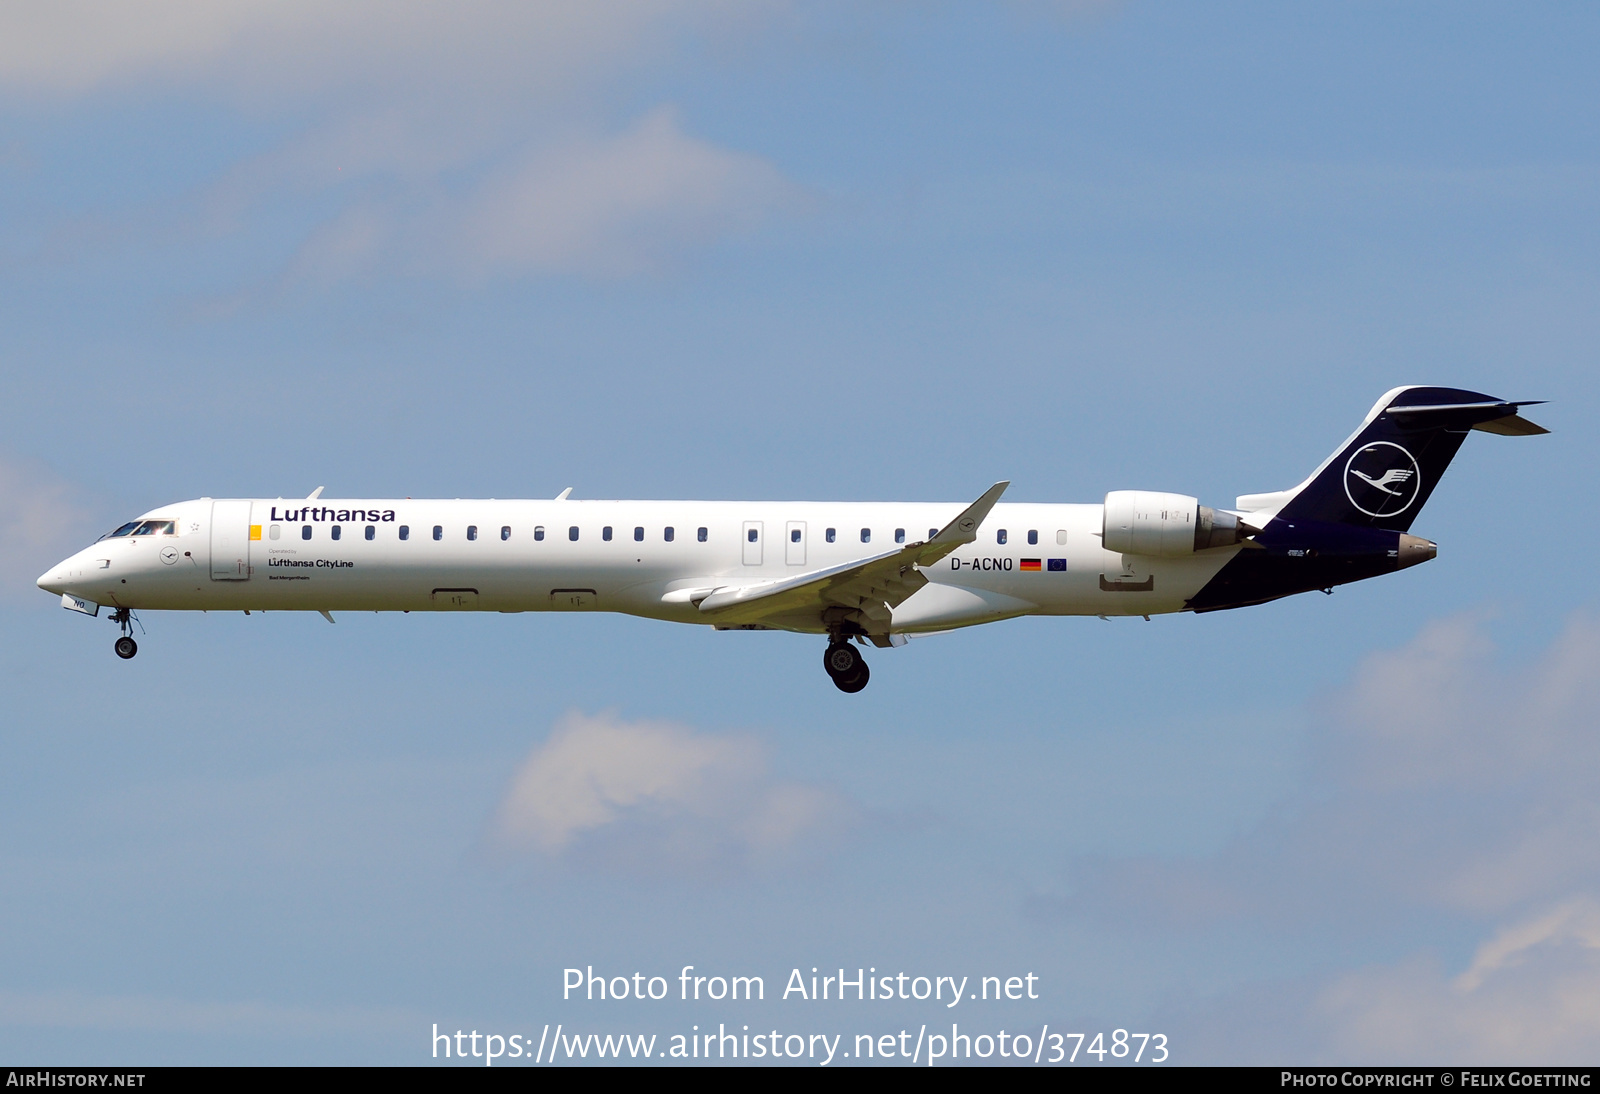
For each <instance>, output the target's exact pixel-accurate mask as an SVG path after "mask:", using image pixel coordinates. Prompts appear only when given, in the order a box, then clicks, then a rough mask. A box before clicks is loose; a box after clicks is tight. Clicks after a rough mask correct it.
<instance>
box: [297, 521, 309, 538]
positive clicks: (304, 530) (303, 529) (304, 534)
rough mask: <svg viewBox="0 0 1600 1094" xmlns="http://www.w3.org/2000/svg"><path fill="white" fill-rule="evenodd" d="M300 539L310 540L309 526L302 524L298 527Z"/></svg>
mask: <svg viewBox="0 0 1600 1094" xmlns="http://www.w3.org/2000/svg"><path fill="white" fill-rule="evenodd" d="M300 538H301V539H310V538H311V525H309V524H302V525H301V526H300Z"/></svg>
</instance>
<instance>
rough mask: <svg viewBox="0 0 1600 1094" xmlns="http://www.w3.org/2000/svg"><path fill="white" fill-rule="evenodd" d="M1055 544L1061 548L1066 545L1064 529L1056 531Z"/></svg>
mask: <svg viewBox="0 0 1600 1094" xmlns="http://www.w3.org/2000/svg"><path fill="white" fill-rule="evenodd" d="M1056 543H1057V544H1059V545H1060V546H1062V547H1065V546H1066V545H1067V530H1066V529H1065V528H1057V529H1056Z"/></svg>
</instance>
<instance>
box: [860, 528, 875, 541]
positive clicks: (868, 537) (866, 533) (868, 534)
mask: <svg viewBox="0 0 1600 1094" xmlns="http://www.w3.org/2000/svg"><path fill="white" fill-rule="evenodd" d="M861 542H862V543H871V542H872V529H871V528H863V529H861Z"/></svg>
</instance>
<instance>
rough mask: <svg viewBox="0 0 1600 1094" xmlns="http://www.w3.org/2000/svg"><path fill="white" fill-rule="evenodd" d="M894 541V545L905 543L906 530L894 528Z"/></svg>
mask: <svg viewBox="0 0 1600 1094" xmlns="http://www.w3.org/2000/svg"><path fill="white" fill-rule="evenodd" d="M894 541H895V542H896V543H904V542H905V541H906V530H905V529H904V528H896V529H895V530H894Z"/></svg>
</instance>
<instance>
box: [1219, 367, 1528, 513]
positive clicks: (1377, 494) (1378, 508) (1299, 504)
mask: <svg viewBox="0 0 1600 1094" xmlns="http://www.w3.org/2000/svg"><path fill="white" fill-rule="evenodd" d="M1531 405H1533V404H1532V403H1530V402H1507V401H1506V400H1504V399H1497V398H1495V397H1493V396H1491V395H1484V394H1482V393H1480V392H1476V391H1463V390H1462V389H1460V388H1453V387H1397V388H1395V389H1394V390H1393V391H1390V392H1388V393H1387V394H1385V395H1384V396H1383V398H1381V399H1379V400H1378V402H1377V404H1376V405H1375V406H1373V408H1372V410H1371V412H1370V413H1368V415H1367V417H1366V420H1365V421H1363V422H1362V423H1361V426H1360V428H1358V429H1357V430H1356V431H1355V433H1353V434H1351V436H1350V438H1349V439H1348V440H1347V441H1345V443H1344V444H1343V445H1341V446H1340V447H1339V448H1338V449H1337V450H1336V451H1335V452H1334V453H1333V455H1331V456H1329V457H1328V458H1327V459H1326V460H1324V461H1323V462H1322V465H1321V466H1320V467H1318V468H1317V469H1316V470H1315V471H1313V472H1312V473H1311V476H1310V477H1309V478H1307V479H1306V481H1305V482H1303V483H1301V484H1300V485H1299V486H1296V487H1294V488H1293V489H1292V490H1280V491H1277V492H1276V493H1271V494H1246V495H1243V496H1242V497H1240V498H1239V500H1238V507H1239V509H1240V510H1243V511H1245V512H1247V513H1252V514H1258V515H1259V517H1258V519H1259V518H1265V517H1271V516H1276V517H1279V518H1282V519H1284V520H1289V521H1296V520H1314V521H1324V522H1327V523H1330V524H1356V525H1362V526H1365V527H1369V528H1384V529H1390V530H1393V531H1398V532H1404V531H1408V530H1409V529H1410V527H1411V522H1412V521H1413V520H1415V519H1416V516H1417V513H1418V512H1419V511H1420V510H1421V509H1422V506H1423V505H1424V504H1425V503H1426V502H1427V500H1428V497H1429V495H1431V494H1432V493H1433V488H1434V487H1435V486H1436V485H1438V482H1439V479H1440V477H1441V476H1442V475H1443V474H1444V471H1445V468H1447V467H1449V466H1450V461H1451V460H1452V459H1453V458H1454V457H1455V454H1456V451H1457V450H1458V449H1459V448H1460V447H1461V442H1462V441H1464V440H1465V439H1466V436H1467V433H1468V432H1469V431H1471V430H1473V429H1477V430H1482V431H1483V432H1486V433H1500V434H1504V435H1510V436H1528V435H1532V434H1536V433H1548V432H1549V430H1547V429H1544V428H1542V427H1541V426H1537V425H1535V424H1534V423H1532V422H1530V421H1528V420H1527V419H1526V418H1523V417H1521V416H1520V415H1519V414H1518V410H1519V408H1521V407H1524V406H1531Z"/></svg>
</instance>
